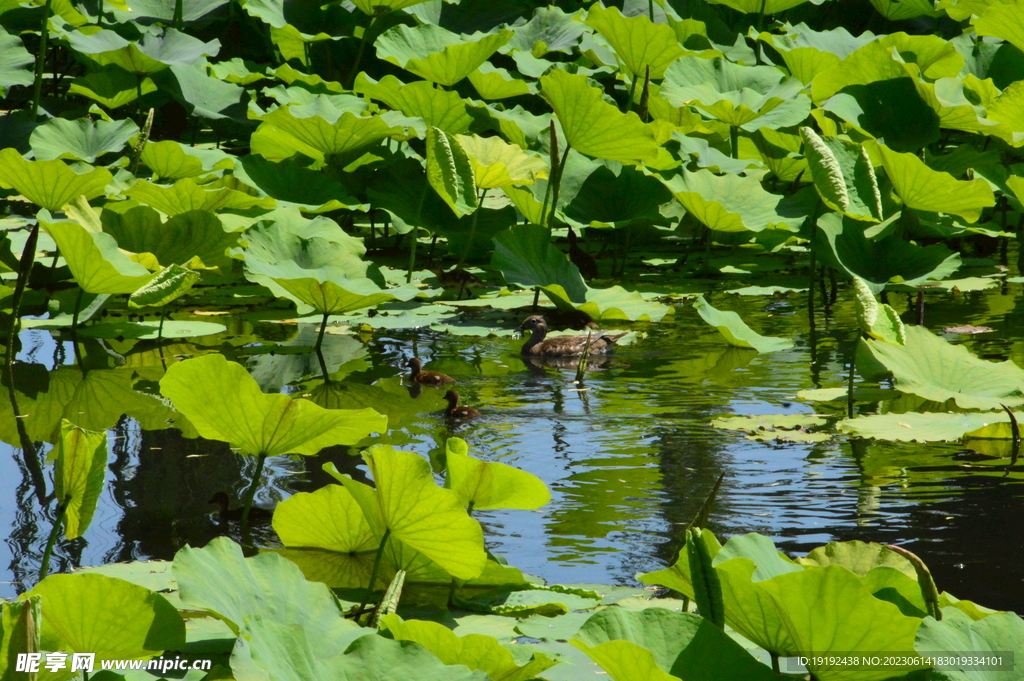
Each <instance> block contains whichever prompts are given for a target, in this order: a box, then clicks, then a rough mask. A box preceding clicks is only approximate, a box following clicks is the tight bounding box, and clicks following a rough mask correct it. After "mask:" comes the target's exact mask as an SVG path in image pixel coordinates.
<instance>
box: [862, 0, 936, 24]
mask: <svg viewBox="0 0 1024 681" xmlns="http://www.w3.org/2000/svg"><path fill="white" fill-rule="evenodd" d="M871 4H872V5H874V6H875V9H876V10H878V13H879V14H881V15H882V16H883V17H885V18H886V19H888V20H889V21H905V20H906V19H916V18H917V17H937V16H941V14H942V13H941V12H939V11H937V10H936V9H935V5H934V4H933V3H932V1H931V0H871Z"/></svg>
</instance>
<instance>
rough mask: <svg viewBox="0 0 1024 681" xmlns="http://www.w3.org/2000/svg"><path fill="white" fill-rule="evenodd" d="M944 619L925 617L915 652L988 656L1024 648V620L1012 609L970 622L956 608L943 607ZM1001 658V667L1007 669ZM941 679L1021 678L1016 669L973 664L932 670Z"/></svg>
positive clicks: (955, 680)
mask: <svg viewBox="0 0 1024 681" xmlns="http://www.w3.org/2000/svg"><path fill="white" fill-rule="evenodd" d="M942 612H943V618H942V620H941V621H937V620H935V619H933V618H931V617H926V618H924V620H922V622H921V628H920V629H919V630H918V632H917V640H916V642H915V645H916V647H917V650H918V651H921V652H924V651H928V654H929V655H942V654H943V653H949V654H950V655H951V656H955V655H956V654H957V652H959V651H971V655H977V656H978V657H987V656H990V655H992V654H995V653H1003V654H1004V655H1005V653H1006V652H1007V651H1018V650H1024V620H1022V619H1021V617H1020V615H1017V614H1016V613H1012V612H1000V613H995V614H992V615H989V616H988V617H985V618H984V619H981V620H978V621H973V620H971V618H970V617H968V616H967V615H965V614H963V613H961V612H960V611H959V610H957V609H955V608H943V610H942ZM997 657H998V656H997ZM1007 664H1008V661H1006V659H1005V658H1004V664H1003V665H1002V669H1004V670H1008V666H1007ZM932 675H933V677H934V678H936V679H941V680H942V681H969V680H974V679H985V678H997V677H998V676H1005V677H1006V678H1008V679H1013V678H1020V672H1019V670H1018V671H1016V672H1014V671H982V670H979V669H978V668H977V667H976V666H972V665H962V666H961V665H956V664H954V665H950V666H944V667H943V668H942V669H941V670H935V671H932Z"/></svg>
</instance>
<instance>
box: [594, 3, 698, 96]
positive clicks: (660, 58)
mask: <svg viewBox="0 0 1024 681" xmlns="http://www.w3.org/2000/svg"><path fill="white" fill-rule="evenodd" d="M587 23H588V24H589V25H591V26H593V27H594V28H595V29H597V32H598V33H600V34H601V35H602V36H603V37H604V38H605V40H607V41H608V42H609V43H610V44H611V46H612V49H614V50H615V55H616V56H617V57H618V59H619V63H620V64H621V65H622V70H623V72H624V73H625V74H626V75H628V77H629V80H630V81H633V80H636V79H637V78H638V77H639V78H643V77H644V76H645V74H646V72H647V67H650V69H651V78H652V79H658V80H660V79H661V78H662V77H663V76H664V75H665V69H666V68H668V65H669V64H671V63H672V62H673V61H675V60H676V59H678V58H679V57H681V56H682V55H683V54H685V50H683V47H682V46H681V45H680V44H679V42H678V40H677V39H676V33H675V31H673V30H672V27H670V26H668V25H667V24H656V23H654V22H652V21H651V20H650V18H649V17H648V16H647V15H646V14H640V15H637V16H631V17H625V16H623V15H622V13H621V12H620V11H619V9H618V8H617V7H612V8H610V9H605V8H604V7H603V6H601V4H600V3H598V4H594V5H591V7H590V10H589V11H588V12H587Z"/></svg>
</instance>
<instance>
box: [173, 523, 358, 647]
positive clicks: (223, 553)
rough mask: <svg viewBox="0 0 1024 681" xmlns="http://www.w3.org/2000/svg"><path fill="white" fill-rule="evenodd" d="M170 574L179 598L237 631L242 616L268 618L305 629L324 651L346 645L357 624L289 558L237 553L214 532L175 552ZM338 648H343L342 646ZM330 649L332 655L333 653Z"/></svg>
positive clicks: (229, 543) (335, 600)
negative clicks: (210, 538)
mask: <svg viewBox="0 0 1024 681" xmlns="http://www.w3.org/2000/svg"><path fill="white" fill-rule="evenodd" d="M173 575H174V579H175V580H177V582H178V593H179V596H180V597H181V601H182V603H183V604H184V605H185V606H186V607H187V608H189V609H192V610H208V611H210V612H212V613H213V614H214V615H215V616H217V617H219V618H220V619H223V620H224V621H226V622H227V623H228V625H229V626H230V627H231V628H232V630H233V631H235V632H238V631H239V630H240V629H241V628H242V627H243V626H244V624H245V623H246V622H247V621H252V620H273V621H275V622H278V623H281V624H286V625H292V626H294V627H295V628H299V629H302V630H304V631H306V632H307V633H308V634H309V635H310V636H311V638H312V639H313V640H314V641H316V642H317V645H318V646H322V647H321V648H319V649H318V650H317V652H320V653H326V652H327V651H330V650H332V648H331V646H332V645H341V644H342V643H343V642H344V643H345V644H346V645H347V640H346V639H347V638H348V636H349V635H350V633H351V632H352V631H355V630H357V629H358V628H359V627H358V625H356V623H355V622H352V621H351V620H346V619H345V618H344V617H343V614H344V613H343V611H342V607H341V604H340V603H339V602H338V599H337V598H335V596H334V594H333V593H331V590H330V589H328V588H327V586H326V585H325V584H320V583H317V582H307V581H306V579H305V578H304V577H303V576H302V573H301V572H300V571H299V568H298V567H297V566H296V565H295V564H294V563H292V562H290V561H288V560H287V559H285V558H282V557H281V556H278V555H276V554H274V553H270V552H267V553H260V554H259V555H257V556H255V557H253V558H245V557H243V556H242V550H241V547H239V546H238V544H235V543H234V542H233V541H231V540H230V539H228V538H226V537H217V538H216V539H214V540H213V541H211V542H210V543H209V544H207V545H206V547H205V548H199V549H196V548H192V547H189V546H186V547H185V548H183V549H181V550H179V551H178V552H177V553H176V554H175V556H174V567H173ZM342 649H343V647H342ZM337 653H338V649H337V648H335V649H333V652H332V653H331V655H336V654H337Z"/></svg>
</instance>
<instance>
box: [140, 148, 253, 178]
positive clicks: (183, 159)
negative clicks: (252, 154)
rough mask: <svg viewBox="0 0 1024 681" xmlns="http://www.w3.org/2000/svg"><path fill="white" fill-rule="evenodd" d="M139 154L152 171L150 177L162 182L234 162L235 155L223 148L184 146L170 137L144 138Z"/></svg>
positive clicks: (227, 165) (229, 165) (206, 171)
mask: <svg viewBox="0 0 1024 681" xmlns="http://www.w3.org/2000/svg"><path fill="white" fill-rule="evenodd" d="M140 158H141V159H142V163H143V164H144V165H145V166H146V167H147V168H149V169H150V170H152V171H153V176H152V178H150V179H152V180H154V181H155V180H158V179H159V180H162V181H164V182H177V181H178V180H182V179H184V178H186V177H200V176H202V175H207V174H209V173H212V172H214V171H215V170H220V169H225V168H233V167H234V166H235V159H234V157H232V156H229V155H228V154H225V153H224V152H221V151H218V150H210V149H197V148H195V147H187V146H185V145H183V144H181V143H180V142H175V141H173V140H164V141H162V142H147V143H146V146H145V148H144V149H143V150H142V156H141V157H140Z"/></svg>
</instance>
